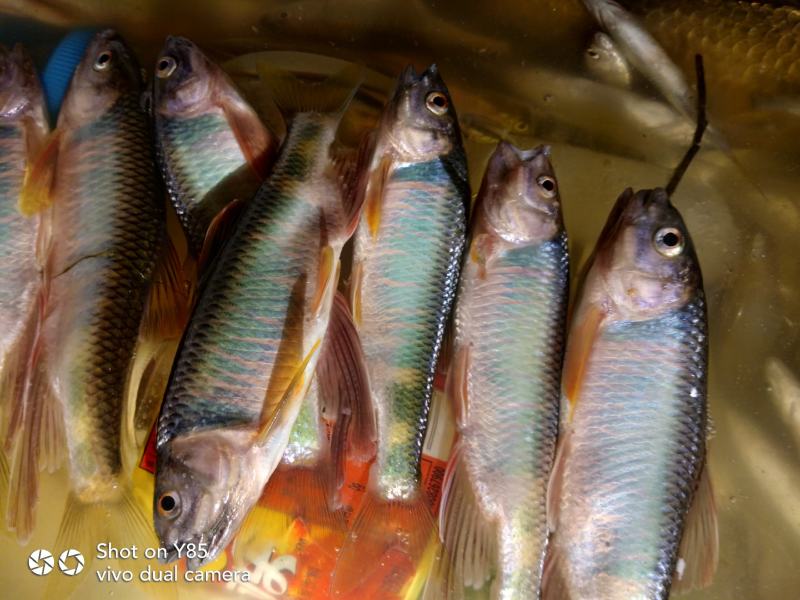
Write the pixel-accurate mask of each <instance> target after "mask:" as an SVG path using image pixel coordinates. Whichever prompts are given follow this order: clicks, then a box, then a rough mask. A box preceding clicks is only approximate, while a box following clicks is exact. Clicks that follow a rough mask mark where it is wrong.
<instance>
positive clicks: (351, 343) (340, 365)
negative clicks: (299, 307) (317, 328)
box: [316, 293, 377, 487]
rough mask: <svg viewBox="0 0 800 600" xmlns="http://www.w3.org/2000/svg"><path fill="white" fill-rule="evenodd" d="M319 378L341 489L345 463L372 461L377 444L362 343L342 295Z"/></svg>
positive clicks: (321, 359) (336, 301)
mask: <svg viewBox="0 0 800 600" xmlns="http://www.w3.org/2000/svg"><path fill="white" fill-rule="evenodd" d="M316 375H317V382H318V385H319V396H320V401H321V410H322V414H323V416H324V417H325V419H326V420H329V421H333V422H334V425H333V431H332V433H331V458H332V460H333V463H334V465H335V467H336V479H337V487H338V486H339V485H341V484H342V482H343V481H344V467H345V462H346V461H347V460H348V459H354V460H357V461H359V462H365V461H367V460H369V459H371V458H372V457H373V455H374V453H375V444H376V442H377V431H376V423H375V413H374V411H373V407H372V400H371V397H370V394H369V383H368V380H367V370H366V365H365V363H364V353H363V350H362V348H361V340H360V339H359V337H358V332H357V331H356V329H355V326H354V325H353V321H352V319H351V317H350V309H349V308H348V307H347V301H346V300H345V299H344V297H343V296H342V295H341V294H339V293H337V294H336V297H335V298H334V301H333V310H332V311H331V320H330V323H329V325H328V331H327V333H326V335H325V341H324V342H323V345H322V349H321V351H320V357H319V362H318V363H317V371H316Z"/></svg>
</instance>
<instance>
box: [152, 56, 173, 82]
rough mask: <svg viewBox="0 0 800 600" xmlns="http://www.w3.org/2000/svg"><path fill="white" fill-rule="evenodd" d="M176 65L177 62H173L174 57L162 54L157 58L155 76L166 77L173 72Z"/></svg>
mask: <svg viewBox="0 0 800 600" xmlns="http://www.w3.org/2000/svg"><path fill="white" fill-rule="evenodd" d="M177 66H178V63H176V62H175V59H174V58H172V57H171V56H162V57H161V58H159V59H158V64H156V77H158V78H159V79H166V78H167V77H169V76H170V75H172V74H173V73H174V72H175V67H177Z"/></svg>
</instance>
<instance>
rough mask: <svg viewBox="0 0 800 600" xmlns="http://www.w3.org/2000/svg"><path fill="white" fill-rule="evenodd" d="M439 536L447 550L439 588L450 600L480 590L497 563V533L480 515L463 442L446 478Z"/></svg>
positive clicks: (438, 570)
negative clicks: (466, 591)
mask: <svg viewBox="0 0 800 600" xmlns="http://www.w3.org/2000/svg"><path fill="white" fill-rule="evenodd" d="M439 535H440V538H441V540H442V543H443V544H444V550H445V551H444V552H443V553H442V560H441V561H440V562H439V564H438V568H437V570H436V573H435V577H436V578H438V580H439V583H438V586H439V589H444V590H446V592H445V594H446V595H447V597H448V598H463V597H464V588H473V589H476V590H478V589H481V588H482V587H483V586H484V585H485V584H486V582H487V581H488V580H489V578H490V577H491V568H492V565H494V564H496V560H497V558H496V557H497V548H496V533H495V531H494V528H493V527H492V524H491V523H490V522H489V521H487V519H486V518H485V516H484V515H483V514H482V512H481V509H480V505H479V499H478V496H477V494H476V492H475V490H474V488H473V486H472V484H471V482H470V479H469V474H468V473H467V470H466V466H465V464H464V447H463V446H462V445H461V444H460V443H459V444H456V447H455V448H454V450H453V455H452V456H451V457H450V463H449V465H448V468H447V472H446V473H445V477H444V483H443V492H442V509H441V511H440V513H439Z"/></svg>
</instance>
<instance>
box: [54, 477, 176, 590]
mask: <svg viewBox="0 0 800 600" xmlns="http://www.w3.org/2000/svg"><path fill="white" fill-rule="evenodd" d="M99 541H103V542H105V541H107V542H109V543H110V544H111V545H112V546H114V547H117V548H128V547H131V546H134V545H135V546H136V547H137V549H138V558H136V559H133V558H131V559H126V560H124V562H121V563H120V564H121V565H122V566H123V568H124V569H126V570H130V571H133V572H134V573H140V572H142V571H143V570H144V569H145V568H146V567H149V568H150V569H151V570H154V571H155V570H158V569H161V568H163V567H161V566H159V565H158V561H157V560H155V559H146V558H144V555H143V553H144V549H145V548H155V547H158V540H157V539H156V536H155V532H154V531H153V527H152V525H150V522H149V521H148V519H147V518H146V517H145V514H144V511H143V509H142V507H141V506H140V505H139V503H138V502H137V501H136V499H135V498H134V495H133V490H132V489H131V488H130V487H127V488H126V489H125V490H124V491H123V493H122V495H121V496H120V497H119V498H118V499H116V500H111V501H105V502H92V503H84V502H82V501H81V500H79V499H78V498H77V497H75V495H74V494H72V493H70V495H69V496H68V498H67V504H66V508H65V509H64V515H63V516H62V518H61V526H60V528H59V531H58V537H57V538H56V544H55V547H56V548H58V549H59V550H62V549H63V550H67V549H75V550H78V552H80V553H81V555H82V558H78V557H77V556H75V555H72V556H69V555H65V554H62V556H61V557H59V558H60V560H63V561H64V563H65V567H64V568H68V569H75V572H74V574H73V576H71V577H50V578H49V579H48V582H47V589H46V592H45V598H54V599H55V598H58V599H60V598H69V597H70V596H71V595H72V594H73V593H74V592H75V590H76V589H77V588H78V586H80V585H81V584H82V583H83V581H84V580H85V578H86V577H87V576H88V575H89V574H90V573H91V572H92V571H93V569H91V568H90V567H91V565H92V562H93V560H94V557H95V551H96V550H95V547H96V545H97V543H98V542H99ZM59 566H61V565H59ZM97 573H98V578H99V577H101V576H102V575H101V574H102V573H103V571H102V570H101V569H98V570H97ZM109 581H110V580H109ZM136 581H138V578H137V577H134V582H136ZM140 585H145V584H141V583H140ZM164 586H165V584H164V583H158V584H150V586H148V587H149V589H148V592H150V593H152V592H160V593H159V595H160V596H163V595H164V594H165V593H166V594H167V595H169V588H166V589H165V588H164ZM158 588H161V589H160V590H159V589H158Z"/></svg>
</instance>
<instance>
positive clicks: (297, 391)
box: [254, 340, 320, 453]
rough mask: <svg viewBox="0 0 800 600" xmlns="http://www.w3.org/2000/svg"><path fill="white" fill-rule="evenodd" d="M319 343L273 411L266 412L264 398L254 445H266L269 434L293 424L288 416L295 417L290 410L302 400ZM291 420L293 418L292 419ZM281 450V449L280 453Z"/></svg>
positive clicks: (296, 371)
mask: <svg viewBox="0 0 800 600" xmlns="http://www.w3.org/2000/svg"><path fill="white" fill-rule="evenodd" d="M319 347H320V342H319V340H317V341H316V342H315V343H314V345H313V346H312V347H311V350H310V351H309V352H308V354H307V355H306V356H305V358H303V360H302V362H301V363H300V364H299V365H298V366H297V369H296V370H295V372H294V375H293V376H292V378H291V380H290V381H289V385H288V386H287V387H286V390H285V391H284V393H283V395H282V396H281V399H280V400H279V401H278V404H277V405H276V406H275V409H274V410H272V411H270V410H267V409H268V408H269V407H268V405H267V402H266V398H265V403H264V404H265V405H264V409H265V410H263V411H262V414H261V421H260V423H259V426H258V430H257V431H256V436H255V440H254V441H255V443H256V445H259V446H264V445H266V444H267V443H268V441H269V439H270V437H271V434H272V433H274V432H275V431H276V430H277V429H279V428H281V429H282V428H285V427H289V428H291V426H292V425H293V424H294V422H293V420H292V422H291V423H289V422H288V419H289V416H290V415H296V411H293V410H291V408H292V407H294V406H295V405H298V403H299V402H300V401H301V400H302V399H303V395H304V393H305V391H306V389H307V388H308V382H309V381H310V377H311V375H312V373H309V371H310V367H313V366H314V364H315V362H314V361H313V360H312V359H313V358H314V356H315V355H316V353H317V350H319ZM292 419H293V417H292ZM282 452H283V449H281V453H282Z"/></svg>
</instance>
